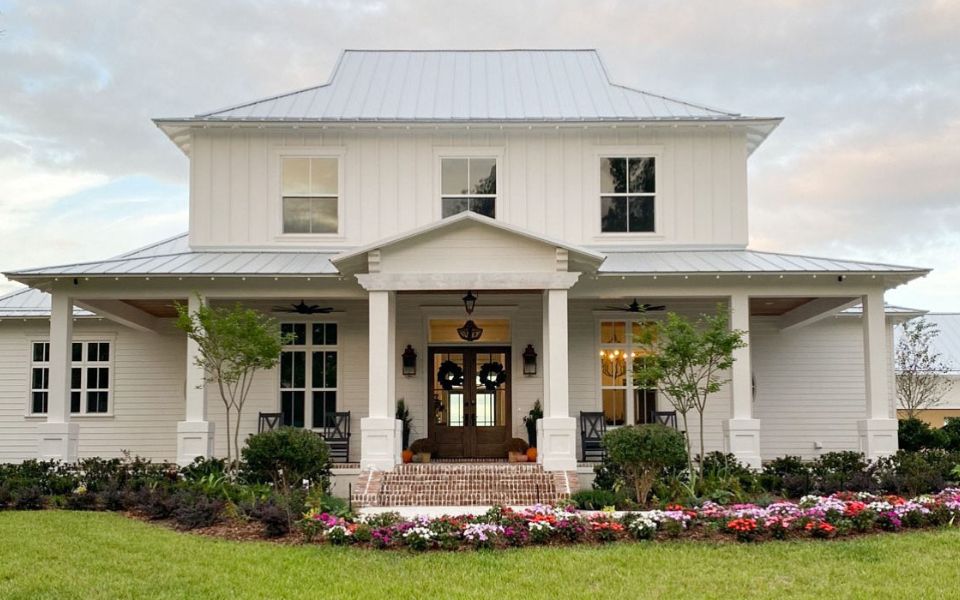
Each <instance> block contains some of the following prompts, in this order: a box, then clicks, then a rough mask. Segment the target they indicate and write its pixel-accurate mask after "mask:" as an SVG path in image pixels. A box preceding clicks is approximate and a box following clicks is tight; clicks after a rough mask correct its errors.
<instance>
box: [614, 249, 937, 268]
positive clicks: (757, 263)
mask: <svg viewBox="0 0 960 600" xmlns="http://www.w3.org/2000/svg"><path fill="white" fill-rule="evenodd" d="M605 254H606V255H607V259H606V260H605V261H604V263H603V265H602V266H601V267H600V272H601V273H653V274H660V273H663V274H671V273H680V274H683V273H691V274H693V273H926V272H928V271H929V269H922V268H918V267H908V266H902V265H890V264H883V263H871V262H863V261H852V260H837V259H831V258H819V257H814V256H800V255H795V254H781V253H776V252H760V251H756V250H657V251H647V250H642V251H634V252H622V251H610V252H606V253H605Z"/></svg>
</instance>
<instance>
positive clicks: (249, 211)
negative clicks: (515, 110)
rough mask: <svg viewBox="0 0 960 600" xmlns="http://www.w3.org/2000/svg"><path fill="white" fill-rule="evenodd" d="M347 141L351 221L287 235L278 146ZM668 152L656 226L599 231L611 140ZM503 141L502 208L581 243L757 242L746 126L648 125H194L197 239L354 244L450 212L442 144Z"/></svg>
mask: <svg viewBox="0 0 960 600" xmlns="http://www.w3.org/2000/svg"><path fill="white" fill-rule="evenodd" d="M304 146H306V147H311V148H313V147H318V148H322V149H326V151H329V152H333V153H340V152H342V153H343V156H344V158H343V161H344V164H343V167H342V173H343V179H344V180H343V181H342V182H341V192H342V195H343V200H344V206H345V215H344V222H345V228H344V231H343V232H342V235H341V236H338V237H336V238H335V239H331V238H322V239H321V238H318V239H315V240H314V239H310V240H307V241H304V238H303V236H299V239H295V238H294V239H282V238H281V237H280V236H279V232H280V200H279V194H280V192H279V174H278V173H279V169H278V165H279V153H280V152H281V149H287V150H289V149H291V148H294V149H295V148H297V147H304ZM611 147H621V148H623V152H624V153H625V154H629V153H632V152H634V151H637V150H638V149H640V150H643V149H647V150H650V149H653V150H656V151H659V152H660V158H659V159H658V160H659V166H658V180H657V191H658V195H659V198H658V201H659V204H658V207H657V211H658V213H659V215H658V219H659V223H660V225H659V226H660V230H659V231H658V232H657V234H656V235H652V236H646V235H644V234H640V235H637V236H629V237H623V236H619V237H618V236H615V237H600V236H599V228H600V199H599V159H598V156H597V152H598V151H600V150H601V149H603V150H609V149H611ZM445 148H447V149H449V148H471V149H473V150H477V149H484V148H490V149H491V154H498V153H502V161H501V167H500V171H499V173H498V186H499V192H500V200H499V204H498V207H497V218H499V219H503V220H505V221H506V222H508V223H511V224H513V225H517V226H520V227H523V228H526V229H529V230H531V231H534V232H536V233H540V234H544V235H548V236H551V237H554V238H558V239H562V240H564V241H566V242H568V243H571V244H583V245H591V244H594V245H610V244H617V245H630V244H639V245H649V244H680V245H689V244H721V245H739V246H745V245H746V243H747V175H746V161H747V150H746V138H745V136H744V133H743V132H742V131H738V130H735V129H727V130H714V129H703V130H690V129H686V128H684V129H676V130H667V129H665V128H646V129H641V128H639V127H637V126H631V127H626V126H625V127H622V128H619V129H612V128H611V129H606V128H604V129H595V130H594V129H591V130H583V129H570V128H565V129H559V130H543V129H533V130H529V131H528V130H523V129H504V130H495V129H492V128H488V129H473V130H466V129H453V130H451V129H443V130H429V129H428V130H424V129H411V130H398V129H385V130H380V131H378V130H372V129H367V130H361V129H357V130H350V129H346V128H337V129H329V130H320V129H310V128H301V129H299V130H290V129H288V130H286V131H280V130H257V131H251V130H246V129H237V130H213V129H210V130H195V131H194V134H193V141H192V150H191V172H190V179H191V182H190V195H191V198H190V245H191V246H192V247H193V248H211V247H214V248H222V247H233V246H247V247H269V246H273V247H276V246H284V245H297V246H304V245H310V246H313V247H318V248H320V247H322V248H330V247H351V246H354V247H355V246H359V245H362V244H366V243H370V242H373V241H376V240H378V239H382V238H384V237H388V236H391V235H394V234H397V233H400V232H403V231H407V230H410V229H413V228H414V227H417V226H421V225H425V224H428V223H431V222H433V221H436V220H438V219H439V218H440V198H439V162H438V156H439V155H440V154H441V153H443V152H444V151H443V149H445Z"/></svg>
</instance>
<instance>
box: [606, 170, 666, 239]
mask: <svg viewBox="0 0 960 600" xmlns="http://www.w3.org/2000/svg"><path fill="white" fill-rule="evenodd" d="M656 166H657V165H656V158H655V157H652V156H646V157H644V156H605V157H601V158H600V231H601V232H602V233H654V232H655V231H656V215H655V214H654V211H655V210H656V196H657V168H656Z"/></svg>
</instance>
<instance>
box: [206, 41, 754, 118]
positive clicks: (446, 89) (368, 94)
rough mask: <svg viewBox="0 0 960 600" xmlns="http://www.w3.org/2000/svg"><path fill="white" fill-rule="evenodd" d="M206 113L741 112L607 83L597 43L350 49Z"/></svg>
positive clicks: (267, 115)
mask: <svg viewBox="0 0 960 600" xmlns="http://www.w3.org/2000/svg"><path fill="white" fill-rule="evenodd" d="M194 118H195V119H201V120H217V119H226V120H234V119H240V120H255V121H261V120H262V121H270V120H279V121H292V120H316V121H497V122H500V121H608V120H612V121H622V120H630V121H633V120H644V119H667V120H677V119H697V120H702V119H708V120H718V119H719V120H736V119H740V118H744V117H743V116H742V115H740V114H739V113H735V112H732V111H728V110H721V109H717V108H710V107H707V106H703V105H701V104H695V103H692V102H686V101H683V100H677V99H675V98H669V97H666V96H661V95H658V94H652V93H650V92H644V91H641V90H636V89H633V88H629V87H626V86H622V85H618V84H615V83H613V82H611V81H610V78H609V76H608V75H607V71H606V68H605V67H604V65H603V61H602V60H601V58H600V54H599V53H598V52H597V51H596V50H592V49H586V50H345V51H344V52H343V53H342V54H341V55H340V59H339V60H338V61H337V64H336V66H335V67H334V70H333V74H332V75H331V77H330V79H329V80H328V82H327V83H324V84H322V85H318V86H313V87H309V88H306V89H302V90H297V91H294V92H290V93H286V94H280V95H276V96H271V97H269V98H263V99H261V100H255V101H253V102H246V103H243V104H238V105H235V106H231V107H228V108H223V109H220V110H214V111H210V112H206V113H200V114H198V115H196V116H195V117H194Z"/></svg>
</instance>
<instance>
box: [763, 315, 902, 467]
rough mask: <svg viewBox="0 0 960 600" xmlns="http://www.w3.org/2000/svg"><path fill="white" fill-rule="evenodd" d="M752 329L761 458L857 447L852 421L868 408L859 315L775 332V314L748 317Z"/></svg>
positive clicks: (813, 454) (855, 430) (855, 420)
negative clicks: (820, 447)
mask: <svg viewBox="0 0 960 600" xmlns="http://www.w3.org/2000/svg"><path fill="white" fill-rule="evenodd" d="M750 329H751V331H750V334H751V335H750V339H751V342H752V344H753V352H752V355H751V357H752V361H753V369H754V377H755V378H756V383H757V388H756V398H755V400H754V417H755V418H758V419H760V422H761V429H760V447H761V452H762V454H763V457H764V459H770V458H775V457H778V456H783V455H785V454H792V455H800V456H802V457H804V458H808V459H809V458H815V457H816V456H819V455H820V454H822V453H825V452H837V451H843V450H854V451H856V450H858V449H859V446H858V440H857V421H858V420H860V419H863V418H865V416H866V388H865V384H864V365H863V326H862V322H861V320H860V319H859V318H856V317H836V318H831V319H825V320H823V321H820V322H817V323H813V324H811V325H808V326H806V327H802V328H800V329H796V330H791V331H787V332H781V331H780V330H779V329H777V326H776V317H754V318H753V319H751V321H750ZM888 329H889V327H888ZM890 344H892V340H891V338H890V336H889V335H888V346H889V345H890ZM890 411H891V412H890V414H891V415H892V414H893V404H892V397H891V405H890ZM814 442H819V443H821V444H822V445H823V448H822V449H816V448H815V447H814Z"/></svg>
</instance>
